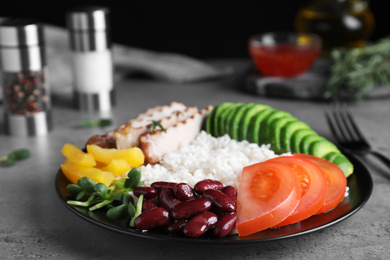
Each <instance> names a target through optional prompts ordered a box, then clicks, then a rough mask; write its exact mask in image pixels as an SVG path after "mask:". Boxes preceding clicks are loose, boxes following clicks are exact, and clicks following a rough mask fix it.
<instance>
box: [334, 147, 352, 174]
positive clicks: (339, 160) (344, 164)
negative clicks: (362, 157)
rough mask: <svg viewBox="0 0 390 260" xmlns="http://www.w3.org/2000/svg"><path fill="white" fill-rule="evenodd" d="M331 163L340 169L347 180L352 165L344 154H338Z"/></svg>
mask: <svg viewBox="0 0 390 260" xmlns="http://www.w3.org/2000/svg"><path fill="white" fill-rule="evenodd" d="M331 162H332V163H334V164H336V165H337V166H338V167H340V169H341V170H342V171H343V172H344V175H345V177H347V178H348V177H349V176H350V175H351V174H352V173H353V170H354V167H353V164H352V163H351V161H350V160H349V159H348V158H347V157H346V156H345V155H344V154H342V153H339V154H338V155H337V156H336V157H335V158H333V160H332V161H331Z"/></svg>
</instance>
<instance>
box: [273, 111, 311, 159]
mask: <svg viewBox="0 0 390 260" xmlns="http://www.w3.org/2000/svg"><path fill="white" fill-rule="evenodd" d="M300 129H310V127H309V125H307V124H306V123H304V122H302V121H300V120H299V119H297V118H295V120H294V121H291V122H288V123H287V124H285V125H284V126H283V127H282V128H281V129H280V136H279V139H280V150H281V152H283V153H288V152H292V149H291V138H292V136H293V134H294V133H295V132H296V131H297V130H300Z"/></svg>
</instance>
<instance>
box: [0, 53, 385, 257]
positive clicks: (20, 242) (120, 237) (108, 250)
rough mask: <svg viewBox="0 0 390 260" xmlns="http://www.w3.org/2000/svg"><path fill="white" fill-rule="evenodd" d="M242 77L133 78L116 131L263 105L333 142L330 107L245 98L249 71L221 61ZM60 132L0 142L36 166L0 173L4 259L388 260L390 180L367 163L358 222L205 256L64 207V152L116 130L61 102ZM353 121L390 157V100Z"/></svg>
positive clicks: (120, 93)
mask: <svg viewBox="0 0 390 260" xmlns="http://www.w3.org/2000/svg"><path fill="white" fill-rule="evenodd" d="M216 64H217V65H221V66H225V65H226V66H232V68H234V69H235V71H236V74H235V75H236V76H233V77H231V78H228V79H221V80H213V81H205V82H198V83H191V84H182V85H178V84H170V83H166V82H158V81H155V80H152V79H144V78H138V79H136V78H129V79H126V80H123V81H121V82H118V84H117V86H116V88H117V105H116V107H115V108H114V109H113V110H112V111H111V113H110V114H111V116H112V119H113V120H114V126H117V125H119V124H122V123H125V122H127V121H128V120H129V119H130V118H134V117H135V116H136V115H137V114H139V113H141V112H143V111H145V110H146V109H147V108H150V107H152V106H155V105H165V104H169V103H170V102H172V101H180V102H183V103H184V104H186V105H196V106H198V107H205V106H207V105H210V104H211V105H217V104H219V103H221V102H225V101H233V102H258V103H264V104H268V105H271V106H273V107H275V108H278V109H283V110H286V111H289V112H290V113H292V114H293V115H294V116H296V117H298V118H299V119H301V120H304V121H305V122H307V123H308V124H309V125H310V126H311V127H312V128H313V129H314V130H316V131H317V132H318V133H319V134H321V135H323V136H325V137H327V138H329V139H330V140H333V138H332V136H331V133H330V130H329V128H328V126H327V124H326V121H325V116H324V107H325V104H324V103H323V102H318V101H309V100H294V99H277V98H267V97H261V96H254V95H251V94H249V93H246V92H243V91H241V90H240V82H241V80H240V76H241V75H243V74H245V71H246V70H247V68H248V64H249V62H248V61H246V60H242V61H231V60H226V61H219V62H217V63H216ZM53 103H54V105H53V114H54V118H53V119H54V128H53V130H52V131H51V132H50V134H49V135H48V136H45V137H23V138H21V137H11V136H7V135H5V134H4V132H0V154H1V155H4V154H7V153H8V152H9V151H10V150H13V149H18V148H28V149H30V151H31V152H32V155H31V157H30V158H28V159H26V160H24V161H20V162H19V163H17V165H15V166H13V167H2V168H0V252H1V254H0V259H36V258H38V259H156V258H159V259H173V258H176V259H211V258H212V259H385V258H387V257H388V255H389V254H390V218H389V212H390V200H389V195H390V170H389V169H386V168H385V167H384V166H383V165H382V164H381V163H380V162H378V161H377V160H376V159H375V158H372V157H370V156H368V157H364V158H361V160H362V162H363V163H364V164H365V165H366V166H367V168H368V169H369V171H370V173H371V175H372V178H373V181H374V190H373V193H372V196H371V198H370V199H369V201H368V202H367V203H366V204H365V206H364V207H363V208H362V209H361V210H359V211H358V212H357V213H356V214H354V215H352V216H351V217H349V218H347V219H346V220H344V221H342V222H341V223H338V224H336V225H334V226H331V227H329V228H326V229H323V230H321V231H319V232H314V233H311V234H306V235H303V236H298V237H295V238H290V239H285V240H279V241H275V242H269V243H258V244H256V243H255V244H250V245H244V246H234V245H230V246H207V245H206V246H198V245H192V244H176V243H171V242H170V241H169V240H168V241H155V240H148V239H140V238H136V237H132V236H129V235H125V234H122V233H117V232H113V231H111V230H108V229H105V228H102V227H99V226H96V225H93V224H91V223H89V222H86V221H85V220H84V219H81V218H79V217H78V216H76V215H75V214H73V213H72V212H70V211H69V210H68V209H67V208H66V207H64V205H63V204H62V203H61V202H60V200H59V198H58V196H57V194H56V190H55V177H56V174H57V172H58V169H59V165H60V163H61V162H62V161H63V160H64V157H63V156H62V154H61V153H60V150H61V147H62V146H63V145H64V144H65V143H72V144H78V145H79V146H83V145H84V143H85V141H86V140H87V139H88V138H89V137H90V136H92V135H94V134H102V133H105V132H107V131H108V130H111V129H112V128H113V127H114V126H112V127H106V128H80V127H79V124H80V122H81V120H83V119H89V118H91V117H93V116H96V115H92V114H87V113H84V112H80V111H77V110H75V109H73V108H72V106H71V100H68V99H66V98H62V99H58V98H56V99H54V102H53ZM351 106H352V109H353V114H354V116H355V117H356V120H357V122H358V123H359V125H360V126H361V128H362V130H363V131H364V133H365V134H366V135H367V137H368V139H369V140H370V141H371V142H372V144H373V146H374V147H375V148H376V149H377V150H379V151H381V152H383V153H384V154H385V155H387V156H389V157H390V131H389V127H390V100H389V99H386V98H384V99H375V100H365V101H363V102H358V103H353V104H352V105H351Z"/></svg>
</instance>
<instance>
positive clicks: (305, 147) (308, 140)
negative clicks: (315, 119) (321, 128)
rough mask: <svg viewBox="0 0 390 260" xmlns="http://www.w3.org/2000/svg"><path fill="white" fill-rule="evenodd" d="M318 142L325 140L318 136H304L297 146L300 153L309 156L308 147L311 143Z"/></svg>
mask: <svg viewBox="0 0 390 260" xmlns="http://www.w3.org/2000/svg"><path fill="white" fill-rule="evenodd" d="M320 140H326V139H325V138H324V137H322V136H319V135H318V134H311V135H307V136H305V137H304V138H303V139H302V141H301V144H300V145H299V151H300V153H305V154H310V153H309V147H310V145H311V144H312V143H314V142H316V141H320Z"/></svg>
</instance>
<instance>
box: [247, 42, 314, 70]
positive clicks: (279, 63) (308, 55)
mask: <svg viewBox="0 0 390 260" xmlns="http://www.w3.org/2000/svg"><path fill="white" fill-rule="evenodd" d="M252 41H254V40H253V39H252ZM320 51H321V47H320V45H319V44H307V45H306V44H304V45H299V44H297V43H283V42H282V43H276V44H271V45H267V44H258V43H256V44H250V47H249V53H250V55H251V56H252V59H253V62H254V63H255V65H256V67H257V68H258V70H260V71H261V73H262V75H264V76H277V77H294V76H297V75H299V74H302V73H304V72H306V71H307V70H309V69H310V67H311V66H312V65H313V63H314V61H315V59H316V58H317V57H318V55H319V54H320Z"/></svg>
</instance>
